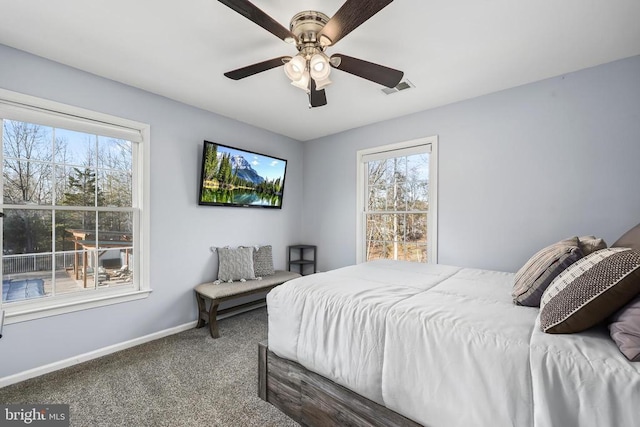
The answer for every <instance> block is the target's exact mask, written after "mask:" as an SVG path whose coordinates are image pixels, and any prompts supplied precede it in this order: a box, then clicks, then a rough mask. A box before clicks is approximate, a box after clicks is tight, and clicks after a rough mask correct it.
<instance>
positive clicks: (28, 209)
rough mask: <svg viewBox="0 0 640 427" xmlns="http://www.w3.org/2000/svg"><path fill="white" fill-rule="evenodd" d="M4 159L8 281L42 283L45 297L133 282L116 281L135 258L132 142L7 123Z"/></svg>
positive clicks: (5, 269)
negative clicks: (116, 275) (115, 276)
mask: <svg viewBox="0 0 640 427" xmlns="http://www.w3.org/2000/svg"><path fill="white" fill-rule="evenodd" d="M2 154H3V168H2V175H3V183H2V186H3V187H2V190H3V204H4V207H5V209H4V213H5V218H4V220H3V239H2V245H3V282H4V283H6V284H7V285H8V284H10V282H12V281H17V280H33V281H37V280H41V281H42V282H43V283H44V289H45V295H40V296H47V295H55V294H58V293H64V292H78V291H81V290H83V289H85V288H87V287H93V288H96V287H98V286H107V285H109V286H115V285H122V284H130V283H131V277H125V275H124V274H118V275H119V276H120V277H119V278H120V279H122V280H117V281H116V280H112V277H113V276H114V275H115V273H123V271H124V268H123V267H126V268H127V269H128V265H129V263H130V261H131V259H130V258H131V256H132V253H133V241H132V233H133V223H134V220H133V199H132V194H133V191H132V187H133V152H132V143H131V142H130V141H126V140H122V139H116V138H109V137H104V136H99V135H92V134H86V133H82V132H76V131H70V130H65V129H57V128H52V127H47V126H42V125H38V124H33V123H26V122H20V121H15V120H2ZM107 267H108V269H109V270H110V271H108V269H107ZM121 270H122V271H121ZM110 272H111V273H112V274H109V273H110ZM97 273H99V274H97ZM88 276H90V277H88ZM56 283H58V284H59V286H58V285H56ZM63 284H64V286H63Z"/></svg>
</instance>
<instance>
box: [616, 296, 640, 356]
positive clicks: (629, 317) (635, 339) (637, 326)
mask: <svg viewBox="0 0 640 427" xmlns="http://www.w3.org/2000/svg"><path fill="white" fill-rule="evenodd" d="M609 332H610V333H611V338H613V341H615V343H616V344H617V345H618V348H619V349H620V351H621V352H622V354H624V355H625V356H626V357H627V359H629V360H631V361H632V362H640V296H637V297H636V298H635V299H634V300H633V301H631V302H630V303H629V304H627V305H625V306H624V307H622V308H621V309H620V310H618V312H617V313H616V314H614V315H613V316H611V323H609Z"/></svg>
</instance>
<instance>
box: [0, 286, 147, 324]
mask: <svg viewBox="0 0 640 427" xmlns="http://www.w3.org/2000/svg"><path fill="white" fill-rule="evenodd" d="M150 293H151V290H150V289H145V290H139V291H130V292H126V293H123V292H118V293H105V294H101V295H95V296H93V297H91V298H87V297H86V296H83V297H82V298H77V297H70V298H59V299H53V300H51V301H41V300H39V301H37V303H35V304H34V301H25V302H21V303H15V304H16V305H15V306H14V305H13V304H6V303H5V304H4V305H3V306H2V308H3V309H4V310H5V316H6V317H5V322H4V323H5V324H6V325H10V324H12V323H20V322H26V321H29V320H36V319H41V318H44V317H49V316H57V315H59V314H66V313H73V312H75V311H81V310H88V309H92V308H97V307H104V306H107V305H111V304H119V303H123V302H129V301H136V300H139V299H143V298H147V297H148V296H149V294H150Z"/></svg>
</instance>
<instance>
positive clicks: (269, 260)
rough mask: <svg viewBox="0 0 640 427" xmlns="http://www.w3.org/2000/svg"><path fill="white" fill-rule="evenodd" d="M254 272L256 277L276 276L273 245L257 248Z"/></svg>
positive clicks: (254, 257) (254, 256)
mask: <svg viewBox="0 0 640 427" xmlns="http://www.w3.org/2000/svg"><path fill="white" fill-rule="evenodd" d="M253 271H254V273H255V275H256V277H264V276H272V275H273V274H275V271H274V269H273V251H272V249H271V245H265V246H258V247H256V250H255V251H254V252H253Z"/></svg>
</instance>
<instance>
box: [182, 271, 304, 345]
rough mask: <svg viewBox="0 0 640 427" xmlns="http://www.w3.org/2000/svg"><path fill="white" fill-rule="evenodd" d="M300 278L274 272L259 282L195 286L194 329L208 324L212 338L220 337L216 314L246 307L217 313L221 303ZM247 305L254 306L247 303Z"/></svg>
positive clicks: (288, 272) (292, 273)
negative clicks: (196, 322)
mask: <svg viewBox="0 0 640 427" xmlns="http://www.w3.org/2000/svg"><path fill="white" fill-rule="evenodd" d="M296 277H300V274H298V273H294V272H291V271H283V270H276V271H275V274H272V275H269V276H264V277H263V278H262V279H261V280H247V281H246V282H232V283H218V284H216V283H214V282H209V283H203V284H201V285H198V286H196V288H195V292H196V300H197V301H198V324H197V325H196V328H202V327H203V326H204V325H205V324H206V323H207V322H209V332H210V333H211V336H212V337H213V338H218V337H220V332H219V331H218V320H217V316H218V314H224V313H225V312H228V311H231V310H237V309H238V308H240V307H243V306H246V305H247V304H243V305H241V306H239V307H231V308H230V309H227V310H221V311H220V312H218V305H220V303H221V302H223V301H227V300H231V299H235V298H240V297H244V296H247V295H252V294H256V293H259V292H265V291H270V290H271V289H273V288H275V287H276V286H278V285H281V284H283V283H284V282H286V281H287V280H291V279H295V278H296ZM207 301H209V309H208V310H207ZM248 305H255V303H249V304H248Z"/></svg>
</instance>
